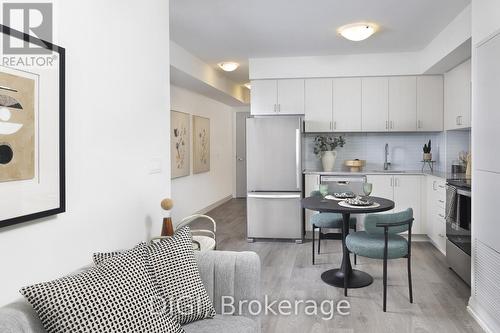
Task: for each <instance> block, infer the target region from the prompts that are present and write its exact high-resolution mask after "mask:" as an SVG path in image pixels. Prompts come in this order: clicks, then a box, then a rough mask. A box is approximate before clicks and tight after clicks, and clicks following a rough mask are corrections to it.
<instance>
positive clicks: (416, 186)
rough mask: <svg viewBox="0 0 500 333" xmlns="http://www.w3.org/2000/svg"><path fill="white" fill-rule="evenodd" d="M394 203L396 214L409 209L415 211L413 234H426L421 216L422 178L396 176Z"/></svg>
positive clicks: (416, 176)
mask: <svg viewBox="0 0 500 333" xmlns="http://www.w3.org/2000/svg"><path fill="white" fill-rule="evenodd" d="M393 184H394V202H395V208H394V211H395V212H401V211H403V210H406V209H407V208H412V209H413V218H414V221H413V229H412V233H413V234H422V233H424V229H425V226H424V222H423V221H422V214H421V187H422V176H418V175H397V176H394V182H393Z"/></svg>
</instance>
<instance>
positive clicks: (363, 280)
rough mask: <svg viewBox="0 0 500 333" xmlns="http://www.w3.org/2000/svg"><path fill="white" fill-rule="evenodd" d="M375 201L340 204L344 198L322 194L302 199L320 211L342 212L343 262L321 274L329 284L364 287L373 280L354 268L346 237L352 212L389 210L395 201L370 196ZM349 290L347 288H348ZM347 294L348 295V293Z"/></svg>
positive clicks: (364, 212) (306, 205)
mask: <svg viewBox="0 0 500 333" xmlns="http://www.w3.org/2000/svg"><path fill="white" fill-rule="evenodd" d="M369 200H370V201H372V202H373V203H374V205H372V206H367V207H354V206H348V205H345V203H344V204H343V206H342V205H341V204H340V203H341V202H344V201H343V200H331V199H325V198H323V197H322V196H313V197H308V198H304V199H302V201H301V202H302V207H303V208H306V209H309V210H314V211H317V212H320V213H339V214H342V220H343V223H342V251H343V256H342V264H341V266H340V268H335V269H330V270H328V271H326V272H324V273H323V274H321V279H322V280H323V281H324V282H326V283H328V284H329V285H332V286H335V287H339V288H345V287H347V288H362V287H366V286H369V285H370V284H372V282H373V278H372V276H371V275H370V274H368V273H365V272H362V271H360V270H357V269H352V266H351V260H350V256H349V250H348V249H347V246H346V241H345V240H346V237H347V235H348V234H349V220H350V218H351V214H369V213H379V212H385V211H389V210H391V209H393V208H394V201H392V200H388V199H384V198H379V197H369ZM346 292H347V289H346ZM346 296H347V295H346Z"/></svg>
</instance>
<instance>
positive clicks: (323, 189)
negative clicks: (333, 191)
mask: <svg viewBox="0 0 500 333" xmlns="http://www.w3.org/2000/svg"><path fill="white" fill-rule="evenodd" d="M319 193H321V195H322V196H323V198H324V197H326V196H327V195H328V185H326V184H321V185H319Z"/></svg>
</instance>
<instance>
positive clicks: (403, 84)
mask: <svg viewBox="0 0 500 333" xmlns="http://www.w3.org/2000/svg"><path fill="white" fill-rule="evenodd" d="M389 129H390V130H391V131H394V132H411V131H416V130H417V78H416V77H415V76H393V77H390V78H389Z"/></svg>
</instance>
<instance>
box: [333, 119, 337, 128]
mask: <svg viewBox="0 0 500 333" xmlns="http://www.w3.org/2000/svg"><path fill="white" fill-rule="evenodd" d="M333 129H334V130H336V129H337V121H336V120H334V121H333Z"/></svg>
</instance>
